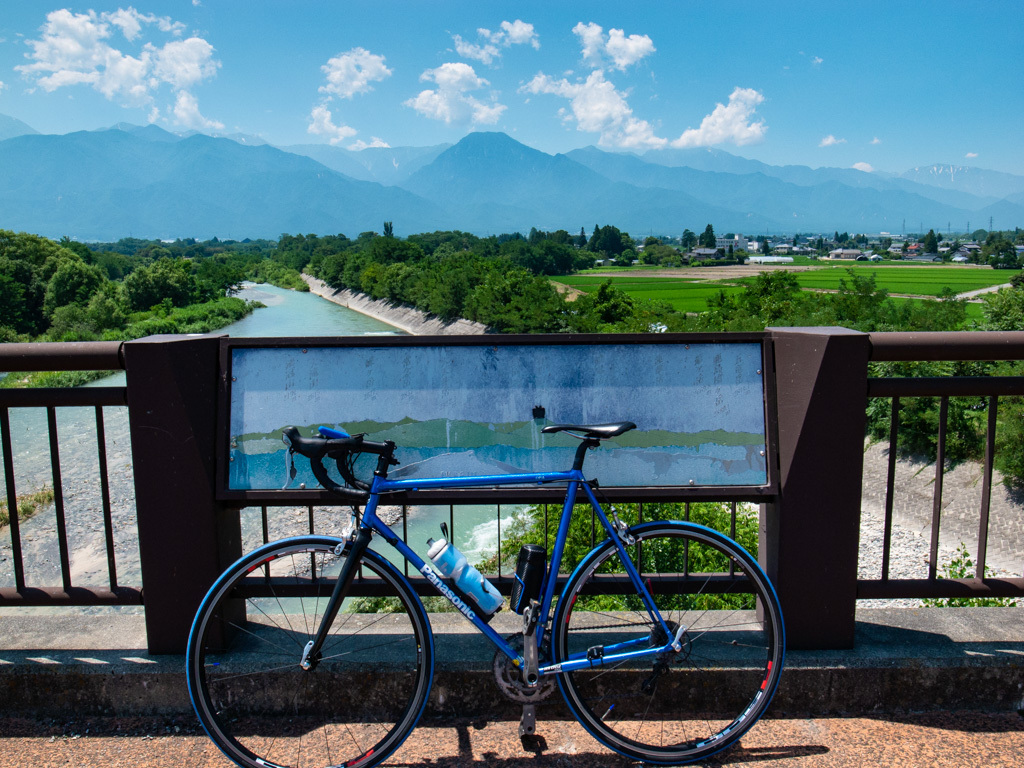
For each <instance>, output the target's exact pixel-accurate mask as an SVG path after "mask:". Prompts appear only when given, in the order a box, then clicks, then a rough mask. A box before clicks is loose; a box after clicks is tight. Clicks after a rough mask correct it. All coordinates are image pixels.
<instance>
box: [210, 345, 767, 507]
mask: <svg viewBox="0 0 1024 768" xmlns="http://www.w3.org/2000/svg"><path fill="white" fill-rule="evenodd" d="M231 353H232V356H231V365H232V371H231V372H232V377H233V380H234V381H233V383H232V385H231V417H230V439H231V449H230V457H231V462H230V471H229V475H230V477H229V487H230V488H231V489H232V490H247V489H273V488H281V487H283V485H284V483H285V477H284V469H283V468H284V445H283V443H282V442H281V430H282V429H283V428H284V427H288V426H296V427H298V428H299V430H300V432H301V433H302V434H304V435H310V434H313V433H314V431H315V430H316V428H317V427H318V426H320V425H325V426H329V427H333V428H341V429H343V430H345V431H346V432H349V433H350V434H356V433H365V434H366V435H367V438H368V439H370V440H386V439H387V440H394V441H395V443H396V444H397V445H398V449H397V451H396V457H397V458H398V459H399V460H400V461H401V462H402V463H401V465H400V466H398V467H396V468H395V469H394V470H392V472H391V475H390V476H391V477H393V478H401V477H456V476H460V475H494V474H503V473H507V472H539V471H555V470H564V469H569V468H570V467H571V466H572V457H573V453H574V451H575V449H576V445H577V442H576V440H574V439H573V438H571V437H569V436H567V435H562V434H555V435H544V434H541V428H542V427H544V426H545V425H546V424H566V423H573V424H598V423H607V422H613V421H632V422H635V423H636V425H637V429H635V430H633V431H631V432H628V433H626V434H624V435H622V436H621V437H619V438H617V439H616V440H614V441H609V442H608V443H606V444H605V445H604V446H602V447H601V448H599V449H597V450H594V451H591V452H590V453H589V454H588V457H587V463H586V465H585V471H586V474H587V475H588V476H589V477H597V478H598V479H599V480H600V481H601V483H602V484H603V485H607V486H692V485H714V486H719V485H726V486H727V485H764V484H766V483H767V473H766V469H765V467H766V464H765V458H764V456H765V417H764V414H765V409H764V389H763V381H762V376H761V370H762V363H761V346H760V344H757V343H696V344H688V345H684V344H602V345H544V346H535V345H494V346H436V347H434V346H431V347H420V346H400V345H395V346H390V345H389V346H380V347H320V348H316V347H311V348H306V349H300V348H242V347H238V348H232V350H231ZM538 407H539V408H540V409H543V416H540V415H535V414H540V413H541V411H540V410H536V409H538ZM297 464H298V465H299V472H300V475H299V477H298V478H297V479H296V480H295V481H294V483H292V485H291V487H296V484H297V483H299V482H305V483H306V484H307V487H311V488H313V487H316V481H315V480H314V479H313V477H312V475H311V474H310V473H309V470H308V463H307V462H305V461H299V462H297ZM371 471H372V470H371ZM365 474H369V472H367V473H365Z"/></svg>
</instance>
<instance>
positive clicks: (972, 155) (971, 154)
mask: <svg viewBox="0 0 1024 768" xmlns="http://www.w3.org/2000/svg"><path fill="white" fill-rule="evenodd" d="M977 156H978V153H977V152H968V153H967V154H966V155H964V157H966V158H974V157H977Z"/></svg>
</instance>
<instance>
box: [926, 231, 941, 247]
mask: <svg viewBox="0 0 1024 768" xmlns="http://www.w3.org/2000/svg"><path fill="white" fill-rule="evenodd" d="M924 252H925V253H938V252H939V238H937V237H936V236H935V230H934V229H929V230H928V234H927V235H925V236H924Z"/></svg>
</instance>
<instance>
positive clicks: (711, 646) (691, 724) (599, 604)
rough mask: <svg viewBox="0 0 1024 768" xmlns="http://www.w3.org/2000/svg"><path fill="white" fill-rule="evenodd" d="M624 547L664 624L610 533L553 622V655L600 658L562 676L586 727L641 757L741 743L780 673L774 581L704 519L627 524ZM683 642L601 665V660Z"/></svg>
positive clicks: (673, 759)
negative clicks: (632, 579) (665, 650)
mask: <svg viewBox="0 0 1024 768" xmlns="http://www.w3.org/2000/svg"><path fill="white" fill-rule="evenodd" d="M630 532H631V533H632V534H633V536H634V537H635V538H636V543H635V544H633V545H630V546H627V547H626V549H627V553H628V554H629V557H630V559H632V561H633V563H634V564H635V565H636V567H637V570H638V571H639V573H640V577H641V580H642V581H643V584H644V586H645V587H646V589H647V591H648V592H649V593H650V597H651V600H652V601H653V603H654V605H655V606H657V609H658V611H659V612H660V614H661V616H662V618H663V619H664V621H665V625H666V626H662V625H661V624H660V622H655V621H653V620H652V618H651V616H650V614H649V612H648V611H647V609H646V608H645V607H644V604H643V601H642V600H641V598H640V596H639V595H638V594H637V591H636V589H635V588H634V587H633V585H632V583H631V582H630V581H629V579H628V578H627V577H626V576H625V568H623V566H622V560H621V557H620V555H619V552H618V549H617V548H616V546H615V544H614V543H613V542H612V541H610V540H609V541H605V542H604V543H603V544H601V545H599V546H598V547H596V548H595V549H594V550H593V551H592V552H591V553H590V554H589V555H587V557H586V558H585V559H584V560H583V562H581V563H580V565H579V566H578V567H577V568H576V570H575V571H574V572H573V574H572V575H571V576H570V577H569V581H568V582H567V584H566V587H565V590H564V592H563V593H562V596H561V598H560V599H559V601H558V609H557V611H556V613H555V618H554V622H555V624H554V630H553V632H554V634H553V643H554V649H553V650H554V659H555V662H556V663H558V662H565V661H567V660H570V659H587V658H591V659H595V660H596V661H594V666H593V667H586V668H584V669H582V670H579V671H576V672H565V673H562V674H561V675H559V676H558V682H559V686H560V687H561V689H562V693H563V695H564V696H565V700H566V703H567V704H568V705H569V708H570V709H571V710H572V712H573V713H574V714H575V715H576V717H577V719H579V721H580V722H581V723H582V724H583V726H584V727H586V728H587V730H588V731H590V733H591V734H592V735H593V736H594V737H595V738H597V739H598V740H599V741H601V742H602V743H604V744H605V745H606V746H608V747H609V748H610V749H613V750H615V751H617V752H619V753H621V754H624V755H627V756H629V757H632V758H634V759H637V760H642V761H645V762H649V763H658V764H666V765H672V764H680V763H686V762H691V761H695V760H701V759H703V758H706V757H707V756H709V755H711V754H714V753H715V752H718V751H720V750H722V749H725V748H726V747H727V746H729V745H730V744H732V743H733V742H735V741H736V740H737V739H738V738H739V737H740V736H741V735H743V733H745V732H746V731H747V729H749V728H750V727H751V726H752V725H753V724H754V723H755V722H756V721H757V719H758V718H759V717H760V716H761V715H762V714H763V713H764V711H765V708H766V707H767V706H768V703H769V701H770V700H771V697H772V695H773V694H774V692H775V688H776V686H777V685H778V682H779V675H780V673H781V671H782V661H783V653H784V649H785V636H784V630H783V624H782V612H781V610H780V608H779V602H778V598H777V597H776V595H775V590H774V589H773V588H772V585H771V583H770V582H769V581H768V579H767V577H766V576H765V575H764V573H763V571H762V570H761V569H760V567H759V566H758V565H757V562H756V561H755V560H754V559H753V558H752V557H751V556H750V555H749V554H748V553H747V552H746V550H744V549H743V548H742V547H741V546H740V545H738V544H736V543H735V542H734V541H732V540H731V539H729V538H727V537H726V536H723V535H722V534H720V533H718V532H716V531H714V530H711V529H710V528H705V527H703V526H699V525H695V524H691V523H683V522H652V523H645V524H643V525H638V526H635V527H633V528H631V529H630ZM677 636H678V638H679V642H680V650H679V651H672V652H668V653H661V654H650V655H642V656H639V657H636V658H632V659H629V660H623V661H619V662H614V661H609V662H608V663H603V659H601V658H600V657H604V656H611V655H613V654H615V653H619V652H623V651H637V650H642V649H645V648H660V647H664V646H665V644H666V643H667V642H670V641H671V639H672V638H673V637H677Z"/></svg>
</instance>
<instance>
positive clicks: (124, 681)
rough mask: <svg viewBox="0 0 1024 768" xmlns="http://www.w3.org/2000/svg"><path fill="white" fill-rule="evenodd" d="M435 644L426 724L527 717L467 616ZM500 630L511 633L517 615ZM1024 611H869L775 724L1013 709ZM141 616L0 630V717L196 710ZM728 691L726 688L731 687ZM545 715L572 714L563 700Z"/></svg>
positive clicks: (805, 670)
mask: <svg viewBox="0 0 1024 768" xmlns="http://www.w3.org/2000/svg"><path fill="white" fill-rule="evenodd" d="M431 620H432V624H433V627H434V632H435V636H436V646H437V657H438V658H437V674H436V676H435V678H434V685H433V691H432V693H431V702H430V705H429V706H428V712H427V714H428V715H452V714H458V715H465V714H466V713H467V712H472V713H475V714H480V715H483V716H487V717H490V718H493V719H518V717H519V714H520V708H519V707H518V705H515V704H512V703H509V702H507V701H505V700H504V699H503V698H502V697H501V694H500V693H499V692H498V689H497V687H496V685H495V684H494V681H493V678H492V673H491V660H492V658H493V649H492V647H491V646H490V644H489V643H488V642H487V641H486V640H485V639H484V638H482V637H480V636H479V635H477V633H476V632H475V631H474V630H473V629H472V627H470V626H469V625H468V624H467V623H466V622H465V621H464V620H463V619H462V617H460V616H457V615H452V614H434V615H432V616H431ZM494 626H495V628H496V629H497V630H498V631H499V632H500V633H503V634H512V633H513V632H515V631H516V629H517V628H518V626H519V617H517V616H514V615H512V614H508V613H503V614H499V616H498V617H496V618H495V623H494ZM1022 627H1024V608H959V609H953V608H944V609H938V608H921V609H900V608H893V609H875V610H873V609H861V610H860V611H858V614H857V625H856V647H855V648H853V649H851V650H842V651H792V652H790V653H788V654H787V658H786V670H785V672H784V674H783V678H782V683H781V685H780V687H779V691H778V693H777V695H776V699H775V702H774V703H773V705H772V710H771V711H772V714H774V715H836V714H850V715H864V714H876V713H893V712H904V711H925V710H931V709H973V710H984V711H1006V710H1010V709H1019V708H1021V707H1022V706H1024V705H1022V698H1024V635H1022V632H1021V628H1022ZM145 648H146V637H145V627H144V624H143V617H142V616H141V615H138V614H136V615H124V614H121V615H112V616H111V615H108V616H77V615H76V616H72V615H64V616H53V615H50V616H27V615H14V616H11V615H7V616H4V617H3V618H2V620H0V715H2V716H53V717H60V716H66V715H68V714H76V715H85V714H91V715H101V714H114V713H117V714H122V715H123V714H138V715H143V714H181V713H188V712H190V711H191V704H190V702H189V698H188V693H187V691H186V690H185V673H184V658H183V657H182V656H150V655H149V654H148V653H147V652H146V650H145ZM723 683H724V687H727V681H723ZM543 714H544V716H545V717H563V716H567V714H568V713H567V712H566V710H565V707H564V705H563V704H562V702H561V698H560V696H559V695H558V694H557V692H556V694H555V695H554V696H553V697H552V698H551V699H549V700H548V702H545V704H544V705H543Z"/></svg>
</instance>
